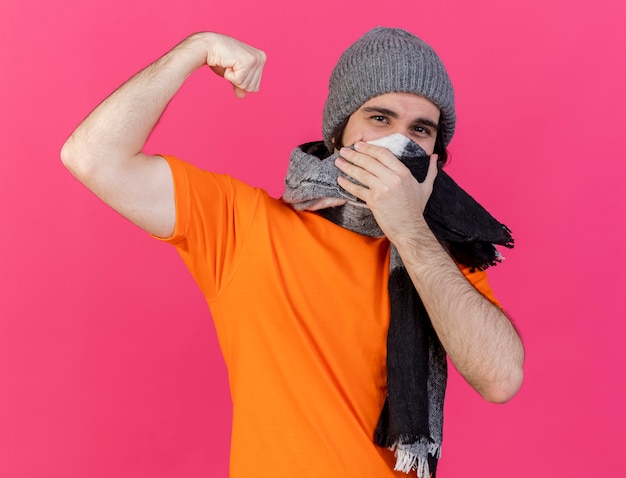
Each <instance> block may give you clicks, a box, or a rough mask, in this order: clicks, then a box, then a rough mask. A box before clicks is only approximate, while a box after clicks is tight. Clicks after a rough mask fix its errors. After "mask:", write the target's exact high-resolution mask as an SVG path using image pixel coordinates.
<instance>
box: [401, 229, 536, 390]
mask: <svg viewBox="0 0 626 478" xmlns="http://www.w3.org/2000/svg"><path fill="white" fill-rule="evenodd" d="M420 229H421V230H420V234H419V236H418V237H417V238H416V239H414V240H412V241H406V242H404V243H399V244H396V247H397V248H398V252H399V253H400V256H401V257H402V260H403V262H404V265H405V267H406V269H407V271H408V272H409V275H410V276H411V279H412V281H413V283H414V285H415V287H416V289H417V291H418V293H419V294H420V297H421V298H422V301H423V302H424V305H425V307H426V310H427V311H428V314H429V316H430V318H431V321H432V324H433V327H434V329H435V331H436V332H437V336H438V337H439V339H440V340H441V343H442V344H443V346H444V348H445V349H446V352H447V353H448V356H449V357H450V360H451V361H452V363H453V364H454V365H455V367H456V368H457V370H459V372H460V373H461V374H462V375H463V376H464V377H465V379H466V380H467V381H468V383H470V385H472V386H473V387H474V388H475V389H476V390H477V391H478V392H479V393H480V394H481V395H482V396H483V397H484V398H485V399H486V400H489V401H491V402H505V401H507V400H509V399H510V398H512V397H513V395H515V393H516V392H517V390H518V389H519V387H520V386H521V383H522V380H523V369H522V366H523V361H524V350H523V346H522V343H521V340H520V337H519V335H518V334H517V331H516V330H515V328H514V327H513V324H512V323H511V321H510V320H509V318H508V317H507V316H506V314H505V313H504V312H503V311H502V310H501V309H500V308H499V307H497V306H495V305H493V304H492V303H491V302H489V301H488V300H487V299H486V298H485V297H484V296H483V295H482V294H481V293H480V292H478V291H477V290H476V289H475V288H474V286H472V285H471V284H470V283H469V281H468V280H467V279H465V277H464V276H463V274H462V273H461V271H460V270H459V268H458V267H457V265H456V264H455V263H454V261H453V260H452V259H451V258H450V256H449V255H448V254H447V252H446V251H445V250H444V249H443V248H442V247H441V245H440V244H439V242H438V241H437V239H436V238H435V236H434V235H433V234H432V232H431V231H430V229H429V228H428V226H427V225H426V223H425V222H422V223H421V227H420Z"/></svg>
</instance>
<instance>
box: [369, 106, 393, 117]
mask: <svg viewBox="0 0 626 478" xmlns="http://www.w3.org/2000/svg"><path fill="white" fill-rule="evenodd" d="M362 111H364V112H366V113H380V114H382V115H385V116H391V117H392V118H397V117H398V116H399V115H398V113H396V112H395V111H393V110H390V109H387V108H383V107H380V106H366V107H364V108H363V109H362Z"/></svg>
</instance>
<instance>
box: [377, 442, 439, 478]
mask: <svg viewBox="0 0 626 478" xmlns="http://www.w3.org/2000/svg"><path fill="white" fill-rule="evenodd" d="M419 444H420V445H421V446H420V448H422V449H426V452H427V453H426V454H425V455H423V454H421V453H416V452H415V445H416V444H415V443H413V444H410V443H406V444H405V443H398V442H395V443H394V444H393V445H391V446H390V447H389V449H390V450H391V451H395V453H394V456H395V458H396V465H395V466H394V468H393V469H394V471H401V472H403V473H407V474H408V473H410V472H411V471H412V470H415V471H416V472H417V478H429V477H430V467H429V466H428V455H431V456H433V457H435V458H436V459H439V458H440V457H441V445H438V444H437V443H424V441H422V440H420V442H419ZM424 447H425V448H424Z"/></svg>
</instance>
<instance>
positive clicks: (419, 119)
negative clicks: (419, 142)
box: [412, 118, 439, 130]
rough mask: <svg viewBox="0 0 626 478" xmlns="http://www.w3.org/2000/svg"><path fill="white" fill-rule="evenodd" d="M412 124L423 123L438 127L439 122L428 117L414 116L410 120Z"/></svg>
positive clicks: (434, 127)
mask: <svg viewBox="0 0 626 478" xmlns="http://www.w3.org/2000/svg"><path fill="white" fill-rule="evenodd" d="M412 124H413V125H424V126H430V127H431V128H433V129H435V130H436V129H438V128H439V124H437V122H435V121H433V120H431V119H428V118H415V119H414V120H413V122H412Z"/></svg>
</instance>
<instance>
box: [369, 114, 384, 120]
mask: <svg viewBox="0 0 626 478" xmlns="http://www.w3.org/2000/svg"><path fill="white" fill-rule="evenodd" d="M372 119H373V120H375V121H385V117H384V116H381V115H374V116H372Z"/></svg>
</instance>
